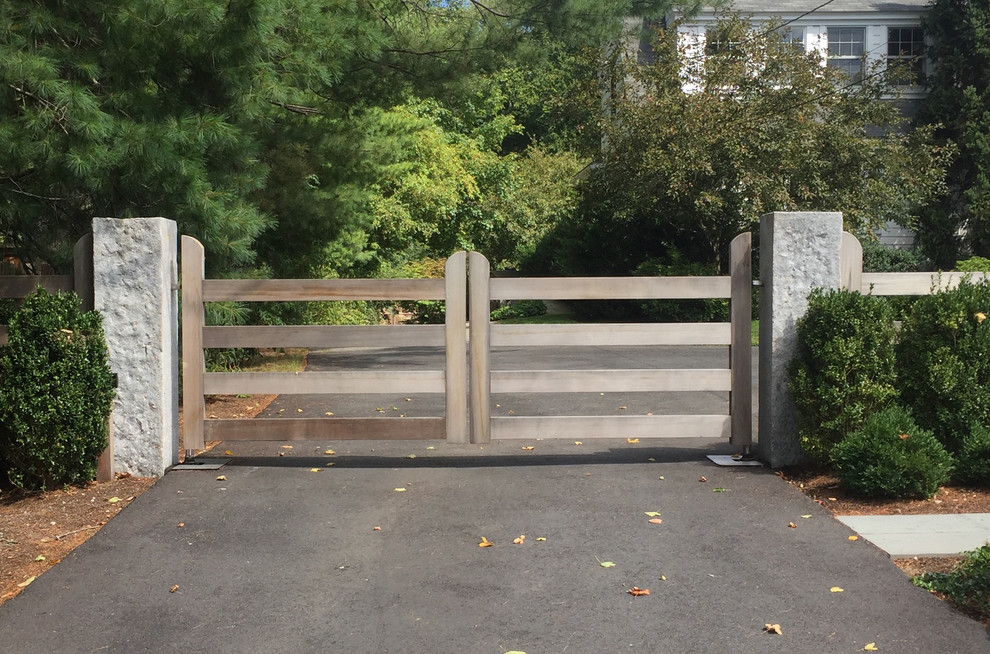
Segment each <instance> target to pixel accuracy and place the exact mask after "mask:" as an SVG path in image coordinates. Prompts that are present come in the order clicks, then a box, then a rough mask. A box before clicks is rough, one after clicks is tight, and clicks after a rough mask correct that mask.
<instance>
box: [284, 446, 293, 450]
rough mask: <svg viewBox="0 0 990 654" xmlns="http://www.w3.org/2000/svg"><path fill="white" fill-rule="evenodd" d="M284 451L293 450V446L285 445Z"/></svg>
mask: <svg viewBox="0 0 990 654" xmlns="http://www.w3.org/2000/svg"><path fill="white" fill-rule="evenodd" d="M282 449H283V450H291V449H292V446H291V445H283V446H282Z"/></svg>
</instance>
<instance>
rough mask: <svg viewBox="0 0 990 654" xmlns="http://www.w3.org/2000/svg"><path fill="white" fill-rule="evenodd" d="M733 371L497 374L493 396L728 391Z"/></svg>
mask: <svg viewBox="0 0 990 654" xmlns="http://www.w3.org/2000/svg"><path fill="white" fill-rule="evenodd" d="M730 388H731V371H730V370H729V369H728V368H715V369H697V370H695V369H655V370H654V369H650V370H493V371H492V373H491V392H492V393H618V392H630V393H635V392H658V393H659V392H673V391H728V390H729V389H730Z"/></svg>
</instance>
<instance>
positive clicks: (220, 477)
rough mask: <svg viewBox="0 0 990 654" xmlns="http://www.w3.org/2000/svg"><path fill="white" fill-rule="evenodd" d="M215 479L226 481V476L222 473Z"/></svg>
mask: <svg viewBox="0 0 990 654" xmlns="http://www.w3.org/2000/svg"><path fill="white" fill-rule="evenodd" d="M217 481H227V477H226V476H224V475H220V476H219V477H217Z"/></svg>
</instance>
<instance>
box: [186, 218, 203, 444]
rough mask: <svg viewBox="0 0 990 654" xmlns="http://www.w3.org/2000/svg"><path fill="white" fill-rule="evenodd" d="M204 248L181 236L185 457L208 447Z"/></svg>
mask: <svg viewBox="0 0 990 654" xmlns="http://www.w3.org/2000/svg"><path fill="white" fill-rule="evenodd" d="M205 270H206V268H205V262H204V257H203V245H202V244H201V243H200V242H199V241H197V240H196V239H194V238H193V237H191V236H183V237H182V444H183V447H184V449H185V450H186V455H187V456H188V455H189V454H191V453H192V451H193V450H201V449H203V448H205V447H206V443H205V441H204V439H203V420H205V419H206V400H205V398H204V397H203V375H204V374H205V372H206V361H205V357H204V355H203V326H204V324H205V322H206V318H205V312H204V310H203V277H204V274H205Z"/></svg>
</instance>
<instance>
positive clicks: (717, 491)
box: [712, 488, 726, 493]
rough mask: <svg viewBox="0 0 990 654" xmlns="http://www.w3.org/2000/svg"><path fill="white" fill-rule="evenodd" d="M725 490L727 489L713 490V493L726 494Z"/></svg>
mask: <svg viewBox="0 0 990 654" xmlns="http://www.w3.org/2000/svg"><path fill="white" fill-rule="evenodd" d="M725 490H726V489H724V488H713V489H712V492H713V493H724V492H725Z"/></svg>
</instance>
